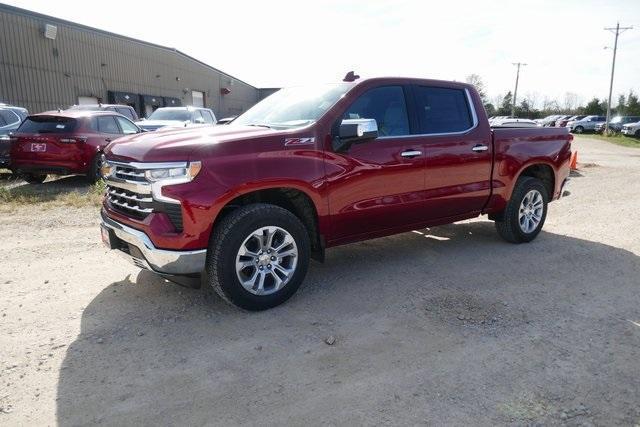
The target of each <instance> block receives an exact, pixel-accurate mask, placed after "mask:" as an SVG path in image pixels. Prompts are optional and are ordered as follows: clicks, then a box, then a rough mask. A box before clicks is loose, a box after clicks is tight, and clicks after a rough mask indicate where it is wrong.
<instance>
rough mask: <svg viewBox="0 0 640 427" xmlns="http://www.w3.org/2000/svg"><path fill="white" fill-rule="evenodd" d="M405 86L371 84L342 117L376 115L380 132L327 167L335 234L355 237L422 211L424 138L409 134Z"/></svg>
mask: <svg viewBox="0 0 640 427" xmlns="http://www.w3.org/2000/svg"><path fill="white" fill-rule="evenodd" d="M407 90H408V88H407V87H405V86H401V85H391V86H380V87H374V88H370V89H369V90H367V91H366V92H364V93H363V94H362V95H360V96H359V97H358V98H357V99H356V100H355V101H354V102H353V103H352V104H351V105H350V106H349V107H348V108H347V109H346V111H344V113H343V114H342V116H341V118H340V119H339V120H340V121H341V120H343V119H375V120H376V122H377V124H378V132H379V137H378V138H376V139H373V140H368V141H365V142H361V143H358V144H355V145H352V146H351V147H350V148H349V149H348V151H346V152H344V153H333V154H332V157H333V158H332V160H331V164H330V165H328V170H327V181H328V185H329V209H330V212H331V215H332V219H333V220H332V224H333V233H332V238H331V240H342V241H345V240H356V239H358V238H362V237H366V235H367V234H369V233H374V234H375V233H377V232H381V231H383V230H389V229H394V228H397V227H404V226H406V225H407V224H412V223H416V222H419V221H421V219H422V217H423V216H424V210H423V208H424V206H423V205H422V200H421V194H420V193H421V192H422V190H423V189H424V155H423V153H422V151H421V147H420V145H421V143H420V138H418V137H416V136H414V135H412V134H411V126H410V120H409V116H410V114H408V107H407V96H406V95H407Z"/></svg>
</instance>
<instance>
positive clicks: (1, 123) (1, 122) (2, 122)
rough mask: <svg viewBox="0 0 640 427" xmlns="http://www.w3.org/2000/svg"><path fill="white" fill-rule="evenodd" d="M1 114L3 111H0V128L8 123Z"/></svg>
mask: <svg viewBox="0 0 640 427" xmlns="http://www.w3.org/2000/svg"><path fill="white" fill-rule="evenodd" d="M2 113H4V111H0V126H6V125H8V124H9V123H7V121H6V120H5V119H4V115H3V114H2Z"/></svg>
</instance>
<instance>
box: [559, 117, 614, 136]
mask: <svg viewBox="0 0 640 427" xmlns="http://www.w3.org/2000/svg"><path fill="white" fill-rule="evenodd" d="M606 120H607V118H606V117H605V116H586V117H585V118H583V119H580V120H571V121H569V122H567V126H566V127H568V128H569V129H570V131H571V132H572V133H583V132H595V130H596V125H598V124H599V123H603V122H605V121H606Z"/></svg>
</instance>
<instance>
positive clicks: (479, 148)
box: [472, 144, 489, 152]
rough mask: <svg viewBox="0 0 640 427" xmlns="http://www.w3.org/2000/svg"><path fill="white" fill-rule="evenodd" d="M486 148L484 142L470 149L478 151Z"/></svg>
mask: <svg viewBox="0 0 640 427" xmlns="http://www.w3.org/2000/svg"><path fill="white" fill-rule="evenodd" d="M488 149H489V146H487V145H484V144H478V145H476V146H474V147H473V148H472V150H473V151H476V152H478V151H487V150H488Z"/></svg>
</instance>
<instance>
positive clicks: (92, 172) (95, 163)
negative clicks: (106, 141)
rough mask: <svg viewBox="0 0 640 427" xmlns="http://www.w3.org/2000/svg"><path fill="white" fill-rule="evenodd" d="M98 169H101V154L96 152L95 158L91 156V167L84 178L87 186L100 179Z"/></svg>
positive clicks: (100, 175)
mask: <svg viewBox="0 0 640 427" xmlns="http://www.w3.org/2000/svg"><path fill="white" fill-rule="evenodd" d="M100 168H102V153H101V152H98V153H96V155H95V156H93V160H92V161H91V167H90V168H89V172H88V173H87V176H86V178H87V181H88V182H89V184H94V183H96V182H98V181H99V180H101V179H102V174H101V172H100Z"/></svg>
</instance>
